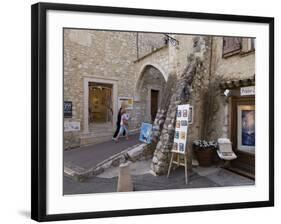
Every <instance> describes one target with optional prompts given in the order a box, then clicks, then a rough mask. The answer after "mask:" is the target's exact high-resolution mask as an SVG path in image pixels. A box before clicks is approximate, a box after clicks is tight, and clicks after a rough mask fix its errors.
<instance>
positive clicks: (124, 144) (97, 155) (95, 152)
mask: <svg viewBox="0 0 281 224" xmlns="http://www.w3.org/2000/svg"><path fill="white" fill-rule="evenodd" d="M129 138H130V139H129V140H126V139H125V138H124V137H121V138H120V139H119V142H118V143H115V142H114V141H113V140H111V141H108V142H103V143H99V144H95V145H89V146H83V147H80V148H77V149H72V150H67V151H64V154H63V155H64V164H65V165H66V166H67V165H69V164H75V166H78V167H81V168H83V169H85V170H87V169H90V168H92V167H95V166H96V165H97V164H98V163H100V162H102V161H103V160H105V159H107V158H109V157H110V156H112V155H115V154H117V153H119V152H121V151H123V150H125V149H127V148H129V147H130V146H133V145H136V144H138V143H141V142H140V141H139V140H138V138H139V133H137V134H132V135H130V136H129Z"/></svg>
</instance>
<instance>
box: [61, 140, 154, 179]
mask: <svg viewBox="0 0 281 224" xmlns="http://www.w3.org/2000/svg"><path fill="white" fill-rule="evenodd" d="M152 156H153V152H152V150H151V149H150V147H149V145H147V144H146V143H141V144H136V145H134V146H131V147H129V148H127V149H125V150H123V151H122V152H119V153H117V154H115V155H113V156H111V157H109V158H107V159H105V160H104V161H102V162H100V163H98V164H97V165H96V166H94V167H92V168H90V169H88V170H86V169H84V168H82V167H79V166H76V165H73V164H65V165H64V175H65V176H68V177H70V178H72V179H74V180H75V181H78V182H83V181H85V180H86V179H87V178H88V177H90V176H96V175H99V174H101V173H103V172H104V170H105V169H108V168H110V167H112V166H113V167H116V166H119V165H120V164H121V163H124V162H126V161H131V162H135V161H137V160H146V159H149V158H151V157H152Z"/></svg>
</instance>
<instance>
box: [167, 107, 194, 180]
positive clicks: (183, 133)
mask: <svg viewBox="0 0 281 224" xmlns="http://www.w3.org/2000/svg"><path fill="white" fill-rule="evenodd" d="M188 114H189V104H184V105H178V108H177V119H176V128H175V137H174V144H173V148H172V151H171V153H172V155H171V160H170V164H169V169H168V174H167V178H168V177H169V175H170V171H171V168H172V165H173V164H176V165H177V167H179V166H183V167H184V172H185V183H186V184H188V174H187V152H186V145H187V130H188V120H189V119H188ZM182 156H183V162H182V161H181V158H180V157H182Z"/></svg>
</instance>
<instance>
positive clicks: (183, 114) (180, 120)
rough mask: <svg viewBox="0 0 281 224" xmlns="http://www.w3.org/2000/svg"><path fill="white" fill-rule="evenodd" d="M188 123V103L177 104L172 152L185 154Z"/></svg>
mask: <svg viewBox="0 0 281 224" xmlns="http://www.w3.org/2000/svg"><path fill="white" fill-rule="evenodd" d="M188 123H189V104H184V105H178V108H177V119H176V128H175V136H174V144H173V149H172V151H173V152H178V153H182V154H185V150H186V143H187V142H186V138H187V130H188Z"/></svg>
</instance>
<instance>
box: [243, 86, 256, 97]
mask: <svg viewBox="0 0 281 224" xmlns="http://www.w3.org/2000/svg"><path fill="white" fill-rule="evenodd" d="M240 95H241V96H250V95H255V87H254V86H247V87H241V89H240Z"/></svg>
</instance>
